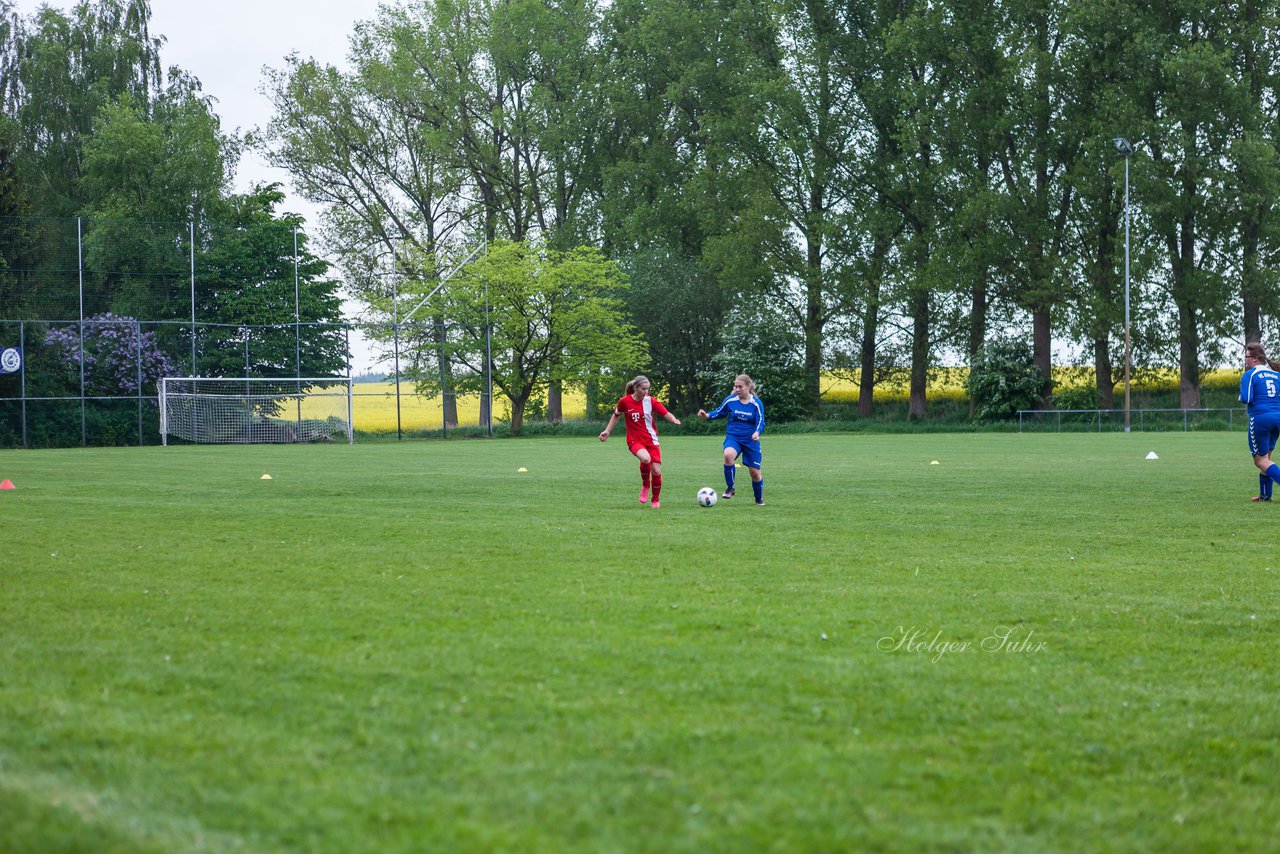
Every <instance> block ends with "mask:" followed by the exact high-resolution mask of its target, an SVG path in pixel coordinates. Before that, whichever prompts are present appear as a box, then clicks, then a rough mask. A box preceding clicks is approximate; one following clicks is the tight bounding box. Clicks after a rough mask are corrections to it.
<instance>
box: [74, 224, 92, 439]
mask: <svg viewBox="0 0 1280 854" xmlns="http://www.w3.org/2000/svg"><path fill="white" fill-rule="evenodd" d="M83 222H84V221H83V219H82V218H81V217H76V274H77V276H78V279H79V282H80V285H79V287H80V323H79V327H80V447H82V448H84V447H88V445H89V423H88V419H87V416H86V414H85V407H84V362H85V358H84V226H83Z"/></svg>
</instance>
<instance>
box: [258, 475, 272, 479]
mask: <svg viewBox="0 0 1280 854" xmlns="http://www.w3.org/2000/svg"><path fill="white" fill-rule="evenodd" d="M259 480H271V475H269V474H264V475H263V476H262V477H261V478H259Z"/></svg>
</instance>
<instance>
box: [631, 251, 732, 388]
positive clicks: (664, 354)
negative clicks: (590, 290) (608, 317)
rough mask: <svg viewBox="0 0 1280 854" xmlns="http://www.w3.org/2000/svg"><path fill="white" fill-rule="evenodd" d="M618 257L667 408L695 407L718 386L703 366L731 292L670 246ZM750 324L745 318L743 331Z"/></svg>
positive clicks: (718, 337) (718, 341)
mask: <svg viewBox="0 0 1280 854" xmlns="http://www.w3.org/2000/svg"><path fill="white" fill-rule="evenodd" d="M621 263H622V268H623V269H624V270H625V271H626V273H627V278H628V280H629V282H630V287H628V288H626V290H625V291H624V292H623V300H624V302H625V304H626V306H627V310H628V314H629V315H630V317H631V318H633V322H634V323H635V325H636V326H637V327H638V328H639V330H640V332H641V333H642V334H643V335H644V339H645V341H646V342H647V344H648V346H649V354H650V362H649V365H650V368H649V370H650V371H652V373H653V374H654V376H656V377H661V378H662V381H663V382H664V383H665V386H666V391H665V395H666V401H667V405H668V406H669V408H671V409H672V410H673V411H675V412H692V411H695V410H696V409H698V407H699V406H701V405H702V404H703V403H704V402H705V401H707V400H708V399H710V397H711V396H712V395H714V394H716V393H717V392H718V391H720V390H721V388H720V385H713V384H710V383H709V382H708V381H707V378H706V375H707V370H706V369H707V366H708V365H709V364H710V363H711V361H712V359H713V358H714V357H715V354H716V352H717V351H718V350H719V349H720V347H721V346H722V344H723V341H722V339H723V337H724V333H725V330H724V324H725V320H726V317H727V316H728V312H729V309H730V299H729V294H727V293H726V292H725V289H724V288H723V287H722V286H720V285H718V284H717V283H716V281H715V280H714V279H713V278H712V277H711V276H709V275H708V274H707V273H706V272H705V271H704V270H702V269H701V268H700V266H699V265H698V262H697V261H696V260H695V259H692V258H688V257H683V256H680V255H678V254H676V253H675V252H673V251H664V250H662V249H647V250H641V251H639V252H637V253H635V254H633V255H631V256H629V257H627V258H625V259H623V261H622V262H621ZM735 325H736V326H742V325H743V319H742V318H736V319H735ZM753 328H754V327H753V326H752V325H750V324H746V325H745V329H744V334H745V335H748V336H750V335H752V334H753V331H752V330H753Z"/></svg>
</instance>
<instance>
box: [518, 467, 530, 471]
mask: <svg viewBox="0 0 1280 854" xmlns="http://www.w3.org/2000/svg"><path fill="white" fill-rule="evenodd" d="M516 471H517V472H522V471H528V469H527V468H525V467H524V466H520V468H518V469H516Z"/></svg>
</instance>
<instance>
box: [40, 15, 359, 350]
mask: <svg viewBox="0 0 1280 854" xmlns="http://www.w3.org/2000/svg"><path fill="white" fill-rule="evenodd" d="M14 5H15V6H16V8H17V11H18V13H19V14H20V15H22V16H23V17H24V18H25V17H29V16H30V15H32V14H33V13H34V12H35V11H36V10H37V9H39V8H40V7H41V6H53V7H54V8H58V9H63V10H69V9H71V8H73V7H74V6H75V0H16V2H15V3H14ZM379 5H380V3H379V0H216V2H214V3H196V2H193V0H151V34H152V35H153V36H163V37H164V40H165V41H164V45H163V46H162V47H161V50H160V61H161V64H162V65H163V66H164V67H165V69H166V70H167V69H168V68H169V66H171V65H177V66H180V67H181V68H183V69H184V70H185V71H187V72H189V73H191V74H193V75H194V76H195V77H197V78H198V79H199V80H200V83H201V85H202V86H203V87H204V92H205V94H206V95H210V96H212V97H213V98H214V99H216V100H215V102H214V110H215V111H216V112H217V114H218V115H219V117H220V118H221V119H222V127H223V129H224V130H226V131H237V130H238V131H239V132H240V133H242V134H243V133H244V132H245V131H248V130H251V129H253V128H255V127H259V126H264V125H266V123H267V121H268V120H269V119H270V118H271V104H270V102H269V101H268V100H267V98H266V96H265V95H262V94H261V93H260V92H259V91H258V90H259V89H260V88H261V86H262V69H263V67H264V66H270V67H272V68H282V67H283V66H284V57H286V56H288V55H289V54H290V53H293V52H296V53H298V54H299V55H300V56H302V57H304V58H306V57H314V58H315V59H317V60H319V61H320V62H323V63H328V64H332V65H337V66H340V67H345V65H346V57H347V43H348V38H349V37H350V35H351V33H352V32H353V30H354V28H355V24H356V22H357V21H363V20H369V19H371V18H373V17H374V16H375V14H376V13H377V9H378V6H379ZM265 181H278V182H280V183H281V184H282V185H283V186H284V189H285V191H286V192H287V193H290V195H289V197H288V199H287V200H286V202H285V208H286V209H288V210H290V211H294V212H297V213H301V214H303V215H305V216H306V217H307V221H308V223H309V225H310V226H311V228H312V230H314V227H315V216H316V210H315V208H314V207H312V206H311V205H308V204H307V203H305V202H304V201H302V200H301V199H299V198H297V197H296V196H294V195H292V193H291V192H290V190H291V187H290V185H289V180H288V174H287V173H285V172H283V171H280V170H275V169H271V168H270V167H268V166H267V165H266V164H265V163H263V162H262V160H261V159H259V158H258V156H257V155H256V154H254V153H253V152H245V153H244V156H243V157H242V158H241V160H240V166H239V169H238V170H237V173H236V185H235V188H236V189H237V190H247V189H248V188H249V185H250V184H252V183H260V182H265ZM354 313H355V307H354V306H348V314H349V315H352V316H353V317H354ZM352 349H353V350H354V351H355V352H354V353H353V356H354V358H355V361H356V364H355V365H353V366H352V369H353V371H354V372H356V373H360V372H364V371H366V370H368V369H370V368H371V367H372V364H371V362H372V358H371V357H370V356H369V354H368V351H367V349H366V348H365V347H364V346H363V342H358V343H357V342H354V341H353V347H352Z"/></svg>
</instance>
